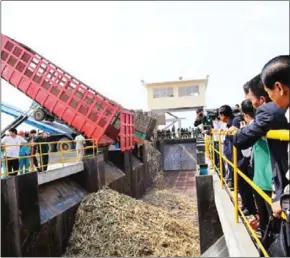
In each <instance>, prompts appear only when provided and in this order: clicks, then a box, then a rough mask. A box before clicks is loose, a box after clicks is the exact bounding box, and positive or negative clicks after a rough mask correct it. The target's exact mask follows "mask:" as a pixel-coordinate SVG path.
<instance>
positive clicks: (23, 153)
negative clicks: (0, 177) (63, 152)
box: [1, 128, 93, 176]
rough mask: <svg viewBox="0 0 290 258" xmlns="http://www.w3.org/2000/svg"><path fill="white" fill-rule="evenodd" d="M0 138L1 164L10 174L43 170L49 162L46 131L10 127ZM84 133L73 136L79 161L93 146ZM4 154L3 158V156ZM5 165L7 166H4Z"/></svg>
mask: <svg viewBox="0 0 290 258" xmlns="http://www.w3.org/2000/svg"><path fill="white" fill-rule="evenodd" d="M8 133H9V134H8V135H6V136H5V137H4V138H3V139H2V140H1V166H2V169H3V168H5V169H4V170H5V171H6V172H8V174H9V175H10V176H15V175H18V174H23V173H28V172H33V171H37V172H44V171H47V169H48V164H49V150H50V148H49V144H50V143H51V139H50V134H49V133H48V132H39V133H37V131H36V130H34V129H33V130H31V131H30V132H24V131H19V132H18V131H17V129H16V128H10V129H9V131H8ZM90 145H92V144H91V141H88V140H87V139H86V137H85V136H84V134H78V135H77V136H76V137H75V150H76V154H77V161H81V160H82V159H83V157H84V155H85V154H87V155H91V154H92V153H91V152H92V149H93V147H91V148H90V147H88V148H87V149H86V148H85V146H90ZM4 156H5V158H4ZM6 167H7V168H6Z"/></svg>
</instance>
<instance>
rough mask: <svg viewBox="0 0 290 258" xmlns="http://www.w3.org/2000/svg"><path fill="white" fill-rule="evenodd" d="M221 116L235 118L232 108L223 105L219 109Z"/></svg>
mask: <svg viewBox="0 0 290 258" xmlns="http://www.w3.org/2000/svg"><path fill="white" fill-rule="evenodd" d="M219 114H221V115H224V116H226V117H233V116H234V114H233V110H232V108H231V107H230V106H228V105H223V106H221V107H220V108H219Z"/></svg>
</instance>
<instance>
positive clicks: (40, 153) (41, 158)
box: [38, 143, 44, 171]
mask: <svg viewBox="0 0 290 258" xmlns="http://www.w3.org/2000/svg"><path fill="white" fill-rule="evenodd" d="M41 147H42V145H41V143H38V148H39V156H40V157H39V161H40V166H39V165H38V168H39V169H41V171H43V167H44V166H43V157H42V148H41Z"/></svg>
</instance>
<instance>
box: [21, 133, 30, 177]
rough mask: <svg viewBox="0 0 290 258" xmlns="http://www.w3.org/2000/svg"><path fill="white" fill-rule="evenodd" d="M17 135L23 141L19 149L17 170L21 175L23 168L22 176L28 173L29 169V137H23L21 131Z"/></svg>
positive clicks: (23, 134)
mask: <svg viewBox="0 0 290 258" xmlns="http://www.w3.org/2000/svg"><path fill="white" fill-rule="evenodd" d="M18 135H19V136H20V137H22V138H23V139H24V141H25V142H23V144H21V146H20V149H19V170H20V174H23V168H24V174H26V173H28V172H29V167H30V160H29V156H30V154H31V152H30V148H29V145H28V142H29V137H28V136H29V135H25V133H24V132H23V131H20V132H19V134H18Z"/></svg>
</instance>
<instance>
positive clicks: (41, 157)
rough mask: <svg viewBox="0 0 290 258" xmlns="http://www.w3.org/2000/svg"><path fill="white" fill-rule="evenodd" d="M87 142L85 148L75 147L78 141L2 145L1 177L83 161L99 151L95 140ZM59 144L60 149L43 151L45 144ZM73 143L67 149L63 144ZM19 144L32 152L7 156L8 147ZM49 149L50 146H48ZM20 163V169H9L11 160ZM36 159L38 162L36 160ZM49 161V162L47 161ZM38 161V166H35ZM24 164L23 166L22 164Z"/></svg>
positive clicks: (40, 170)
mask: <svg viewBox="0 0 290 258" xmlns="http://www.w3.org/2000/svg"><path fill="white" fill-rule="evenodd" d="M85 141H86V143H89V144H87V145H89V146H86V145H85V147H83V148H77V149H76V148H75V144H76V143H77V142H76V141H55V142H39V143H38V142H30V143H23V144H20V145H1V154H2V155H1V160H0V163H1V177H3V176H9V175H17V174H24V173H31V172H36V171H39V172H42V171H47V170H48V166H51V165H55V164H59V165H61V166H62V167H64V166H65V165H66V164H67V163H77V162H81V161H82V158H84V157H92V156H96V155H97V153H98V146H97V145H96V143H95V141H94V140H87V139H86V140H85ZM50 144H57V145H58V146H60V149H59V150H58V151H56V152H49V151H48V152H45V153H43V147H44V146H43V145H50ZM65 145H72V146H73V148H71V149H67V150H65V149H64V148H63V146H65ZM13 146H14V147H15V146H18V147H19V149H20V148H21V147H24V146H27V147H28V148H29V150H30V154H29V155H26V156H22V155H21V156H19V157H15V158H11V157H8V156H7V149H8V148H9V147H13ZM46 147H47V149H48V150H49V146H46ZM15 160H16V164H17V163H18V165H16V166H18V169H17V170H13V171H8V168H9V167H11V166H12V164H11V165H10V164H9V163H10V162H13V161H14V162H15ZM35 160H36V161H37V162H35ZM46 161H48V162H46ZM35 163H37V166H35ZM46 163H47V164H46ZM21 164H23V166H22V167H20V165H21Z"/></svg>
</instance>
